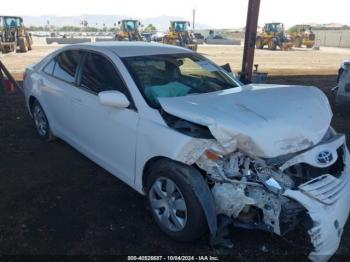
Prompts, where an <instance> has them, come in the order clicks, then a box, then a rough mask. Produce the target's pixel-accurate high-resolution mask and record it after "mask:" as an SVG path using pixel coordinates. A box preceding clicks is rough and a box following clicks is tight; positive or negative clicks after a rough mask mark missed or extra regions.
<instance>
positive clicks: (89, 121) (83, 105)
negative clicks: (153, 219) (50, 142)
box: [72, 52, 138, 184]
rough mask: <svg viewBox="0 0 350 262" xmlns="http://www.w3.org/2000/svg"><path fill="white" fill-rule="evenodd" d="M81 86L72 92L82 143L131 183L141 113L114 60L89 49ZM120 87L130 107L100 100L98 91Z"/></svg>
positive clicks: (81, 76) (91, 155)
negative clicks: (122, 106)
mask: <svg viewBox="0 0 350 262" xmlns="http://www.w3.org/2000/svg"><path fill="white" fill-rule="evenodd" d="M79 72H80V73H79V81H78V82H79V87H78V88H76V89H75V91H74V94H73V96H72V105H73V110H74V122H75V124H74V127H75V130H74V133H75V134H76V135H77V136H79V143H80V147H81V148H83V150H84V151H85V153H87V155H88V156H89V157H91V158H93V159H94V160H95V161H96V162H97V163H99V164H100V165H101V166H103V167H104V168H105V169H107V170H109V171H110V172H111V173H112V174H114V175H116V176H118V177H120V178H121V179H122V180H124V181H125V182H127V183H129V184H132V183H133V181H134V166H135V150H136V137H137V131H136V130H137V125H138V113H137V111H136V108H135V107H134V105H133V103H132V98H131V96H130V95H129V92H128V89H127V87H126V85H125V84H124V82H123V80H122V78H121V76H120V75H119V73H118V71H117V68H116V67H115V65H114V63H113V62H112V61H111V60H110V59H109V58H107V56H104V55H102V54H100V53H96V52H87V53H86V55H85V58H84V60H83V64H82V66H81V69H80V70H79ZM106 90H118V91H120V92H122V93H124V94H125V95H126V96H127V97H128V98H129V101H130V104H131V105H130V107H129V108H122V109H120V108H114V107H108V106H104V105H102V104H100V103H99V99H98V93H99V92H102V91H106Z"/></svg>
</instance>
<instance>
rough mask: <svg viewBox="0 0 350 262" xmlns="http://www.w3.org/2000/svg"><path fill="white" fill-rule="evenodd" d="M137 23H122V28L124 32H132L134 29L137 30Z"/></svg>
mask: <svg viewBox="0 0 350 262" xmlns="http://www.w3.org/2000/svg"><path fill="white" fill-rule="evenodd" d="M137 24H138V23H137V21H125V22H124V28H125V31H133V30H135V29H137V27H138V26H137Z"/></svg>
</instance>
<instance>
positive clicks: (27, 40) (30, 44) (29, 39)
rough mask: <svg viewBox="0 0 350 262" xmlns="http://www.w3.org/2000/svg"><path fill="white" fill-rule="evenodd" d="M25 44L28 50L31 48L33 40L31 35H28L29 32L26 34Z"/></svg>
mask: <svg viewBox="0 0 350 262" xmlns="http://www.w3.org/2000/svg"><path fill="white" fill-rule="evenodd" d="M26 44H27V46H28V51H30V50H32V44H33V40H32V36H30V35H29V34H27V35H26Z"/></svg>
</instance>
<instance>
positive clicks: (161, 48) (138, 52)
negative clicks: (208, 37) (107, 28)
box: [68, 41, 193, 57]
mask: <svg viewBox="0 0 350 262" xmlns="http://www.w3.org/2000/svg"><path fill="white" fill-rule="evenodd" d="M70 47H72V48H73V47H74V49H76V48H82V49H91V50H96V51H98V50H109V51H112V52H114V53H116V54H117V55H118V56H119V57H132V56H146V55H163V54H183V53H193V51H191V50H189V49H186V48H182V47H178V46H174V45H165V44H160V43H147V42H132V41H131V42H129V41H120V42H118V41H108V42H96V43H85V44H75V45H71V46H70ZM68 48H69V47H68Z"/></svg>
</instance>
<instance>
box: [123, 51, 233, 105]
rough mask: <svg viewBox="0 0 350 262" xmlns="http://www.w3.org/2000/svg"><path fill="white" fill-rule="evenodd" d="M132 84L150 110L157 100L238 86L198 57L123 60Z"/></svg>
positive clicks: (155, 56) (183, 56) (217, 68)
mask: <svg viewBox="0 0 350 262" xmlns="http://www.w3.org/2000/svg"><path fill="white" fill-rule="evenodd" d="M123 62H124V64H125V65H126V67H127V68H128V70H129V72H130V74H131V76H132V77H133V79H134V81H135V83H136V84H137V86H138V88H139V89H140V91H141V93H142V94H143V96H144V97H145V99H146V101H147V102H148V104H149V105H150V106H152V107H155V108H157V107H159V102H158V97H177V96H186V95H190V94H203V93H209V92H214V91H220V90H224V89H228V88H233V87H237V86H239V84H238V82H235V81H234V80H233V79H232V78H230V77H229V76H227V75H226V74H225V73H223V72H222V70H221V69H220V68H219V67H218V66H217V65H215V64H213V63H211V62H209V61H208V60H206V59H205V58H204V57H202V56H200V55H198V54H170V55H153V56H137V57H126V58H123Z"/></svg>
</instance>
